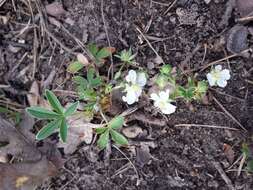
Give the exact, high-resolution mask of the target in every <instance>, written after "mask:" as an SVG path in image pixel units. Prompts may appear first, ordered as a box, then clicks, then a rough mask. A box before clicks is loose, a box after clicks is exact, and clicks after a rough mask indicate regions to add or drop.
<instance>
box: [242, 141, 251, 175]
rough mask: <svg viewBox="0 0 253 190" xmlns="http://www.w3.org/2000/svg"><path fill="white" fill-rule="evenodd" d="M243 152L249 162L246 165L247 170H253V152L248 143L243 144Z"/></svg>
mask: <svg viewBox="0 0 253 190" xmlns="http://www.w3.org/2000/svg"><path fill="white" fill-rule="evenodd" d="M242 153H243V156H244V157H245V160H246V163H247V166H246V169H247V171H248V172H253V152H252V151H250V148H249V145H248V144H246V143H243V144H242Z"/></svg>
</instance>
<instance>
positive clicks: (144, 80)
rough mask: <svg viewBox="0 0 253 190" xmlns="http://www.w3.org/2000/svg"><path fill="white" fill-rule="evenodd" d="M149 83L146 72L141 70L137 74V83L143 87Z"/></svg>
mask: <svg viewBox="0 0 253 190" xmlns="http://www.w3.org/2000/svg"><path fill="white" fill-rule="evenodd" d="M146 83H147V78H146V75H145V73H143V72H141V73H138V74H137V84H138V85H140V86H141V87H143V86H145V85H146Z"/></svg>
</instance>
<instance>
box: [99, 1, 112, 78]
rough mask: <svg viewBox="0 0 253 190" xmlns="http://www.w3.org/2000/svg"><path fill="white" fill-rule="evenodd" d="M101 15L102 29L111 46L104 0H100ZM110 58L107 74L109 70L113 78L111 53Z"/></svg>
mask: <svg viewBox="0 0 253 190" xmlns="http://www.w3.org/2000/svg"><path fill="white" fill-rule="evenodd" d="M101 16H102V20H103V24H104V30H105V34H106V39H107V43H108V45H109V47H111V42H110V38H109V34H108V30H107V24H106V22H105V15H104V0H101ZM110 60H111V65H110V68H109V70H108V75H109V73H110V72H111V78H112V79H113V59H112V54H110Z"/></svg>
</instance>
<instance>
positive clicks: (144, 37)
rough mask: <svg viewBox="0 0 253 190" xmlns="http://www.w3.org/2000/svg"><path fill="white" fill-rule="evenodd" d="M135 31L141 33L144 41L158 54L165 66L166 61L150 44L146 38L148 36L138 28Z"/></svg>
mask: <svg viewBox="0 0 253 190" xmlns="http://www.w3.org/2000/svg"><path fill="white" fill-rule="evenodd" d="M135 29H136V30H137V31H138V32H139V33H140V35H141V36H142V37H143V39H144V40H145V41H146V42H147V44H148V46H149V47H150V48H151V49H152V50H153V52H154V53H155V54H156V56H157V57H159V58H161V60H162V62H163V64H164V61H163V59H162V57H161V56H160V55H159V54H158V53H157V51H156V50H155V49H154V48H153V46H152V45H151V43H150V42H149V40H148V39H147V38H146V36H145V35H144V34H143V33H142V32H141V30H140V29H139V28H138V27H137V26H136V27H135Z"/></svg>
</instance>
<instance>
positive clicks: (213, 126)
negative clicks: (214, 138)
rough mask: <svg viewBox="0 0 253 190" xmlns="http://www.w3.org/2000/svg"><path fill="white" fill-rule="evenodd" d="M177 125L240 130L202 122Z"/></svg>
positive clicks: (178, 125) (179, 125)
mask: <svg viewBox="0 0 253 190" xmlns="http://www.w3.org/2000/svg"><path fill="white" fill-rule="evenodd" d="M175 127H204V128H213V129H229V130H233V131H238V130H239V129H236V128H232V127H226V126H217V125H200V124H192V123H191V124H177V125H175Z"/></svg>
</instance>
